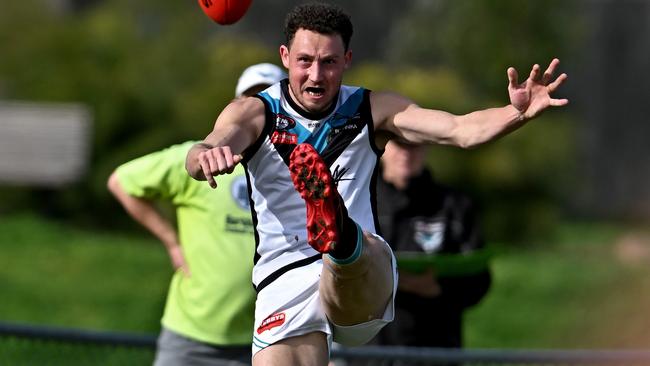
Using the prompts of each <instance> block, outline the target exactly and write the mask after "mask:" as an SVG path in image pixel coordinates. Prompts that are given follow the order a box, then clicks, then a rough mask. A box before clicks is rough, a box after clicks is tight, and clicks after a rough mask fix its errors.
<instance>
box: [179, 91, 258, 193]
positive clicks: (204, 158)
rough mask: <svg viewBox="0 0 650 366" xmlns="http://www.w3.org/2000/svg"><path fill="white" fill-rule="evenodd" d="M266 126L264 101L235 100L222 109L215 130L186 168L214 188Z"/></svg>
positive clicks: (190, 155) (194, 151)
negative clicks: (217, 181) (218, 176)
mask: <svg viewBox="0 0 650 366" xmlns="http://www.w3.org/2000/svg"><path fill="white" fill-rule="evenodd" d="M263 128H264V104H263V102H262V101H261V100H259V99H257V98H245V99H242V100H235V101H233V102H232V103H230V104H229V105H228V106H227V107H226V108H225V109H224V110H223V112H221V114H220V115H219V117H218V118H217V121H216V122H215V124H214V129H213V130H212V132H211V133H210V134H209V135H208V136H207V137H206V138H205V139H204V140H203V142H201V143H198V144H196V145H194V146H193V147H192V148H191V149H190V151H189V152H188V154H187V159H186V161H185V168H186V170H187V172H188V174H189V175H190V176H191V177H192V178H194V179H196V180H207V181H208V183H209V184H210V186H211V187H212V188H216V186H217V183H216V181H215V180H214V176H217V175H221V174H230V173H232V171H233V169H234V168H235V165H237V164H238V163H239V162H240V161H241V159H242V156H241V154H242V153H243V152H244V151H245V150H246V149H247V148H248V147H249V146H251V145H252V144H253V143H254V142H255V140H256V139H257V138H258V137H259V135H260V134H261V133H262V129H263Z"/></svg>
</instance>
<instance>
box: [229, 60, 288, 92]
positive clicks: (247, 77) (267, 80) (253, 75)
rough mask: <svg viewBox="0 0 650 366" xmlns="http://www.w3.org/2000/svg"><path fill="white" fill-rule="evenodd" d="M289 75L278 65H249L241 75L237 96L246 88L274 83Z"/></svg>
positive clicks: (236, 90) (236, 89)
mask: <svg viewBox="0 0 650 366" xmlns="http://www.w3.org/2000/svg"><path fill="white" fill-rule="evenodd" d="M286 77H287V73H286V72H284V70H282V69H281V68H279V67H278V66H276V65H273V64H269V63H263V64H256V65H253V66H249V67H247V68H246V70H244V72H243V73H242V74H241V76H240V77H239V81H237V87H236V88H235V96H236V97H240V96H241V95H242V94H243V93H244V92H245V91H246V90H248V89H250V88H251V87H253V86H255V85H259V84H268V85H272V84H275V83H277V82H278V81H280V80H282V79H284V78H286Z"/></svg>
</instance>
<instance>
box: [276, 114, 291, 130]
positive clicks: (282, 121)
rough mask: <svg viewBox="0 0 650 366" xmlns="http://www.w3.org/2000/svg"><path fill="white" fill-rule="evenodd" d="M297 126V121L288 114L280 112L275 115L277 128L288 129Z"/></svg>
mask: <svg viewBox="0 0 650 366" xmlns="http://www.w3.org/2000/svg"><path fill="white" fill-rule="evenodd" d="M294 127H296V121H295V120H294V119H293V118H291V117H289V116H287V115H286V114H282V113H278V114H276V115H275V129H276V130H278V131H286V130H290V129H292V128H294Z"/></svg>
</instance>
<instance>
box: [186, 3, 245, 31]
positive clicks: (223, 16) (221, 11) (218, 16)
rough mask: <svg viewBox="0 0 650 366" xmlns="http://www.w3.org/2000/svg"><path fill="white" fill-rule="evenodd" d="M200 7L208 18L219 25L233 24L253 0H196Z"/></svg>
mask: <svg viewBox="0 0 650 366" xmlns="http://www.w3.org/2000/svg"><path fill="white" fill-rule="evenodd" d="M198 1H199V5H200V6H201V9H203V12H204V13H205V15H207V16H209V17H210V19H212V20H214V21H215V22H217V23H219V24H221V25H228V24H233V23H235V22H236V21H238V20H239V19H241V18H242V17H243V16H244V14H246V11H247V10H248V8H249V7H250V6H251V2H252V1H253V0H198Z"/></svg>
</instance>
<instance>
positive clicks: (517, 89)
mask: <svg viewBox="0 0 650 366" xmlns="http://www.w3.org/2000/svg"><path fill="white" fill-rule="evenodd" d="M559 64H560V60H558V59H557V58H555V59H553V60H552V61H551V63H550V64H549V65H548V68H546V71H544V73H543V74H541V75H540V66H539V65H537V64H535V65H534V66H533V68H532V70H531V71H530V75H529V76H528V79H526V80H525V81H524V82H523V83H521V84H519V81H518V78H519V75H518V73H517V70H515V69H514V68H513V67H510V68H508V93H509V94H510V103H511V104H512V105H513V107H515V108H516V109H517V110H518V111H519V112H520V113H521V117H522V119H525V120H528V119H531V118H534V117H536V116H537V115H539V114H540V113H541V112H542V111H544V110H545V109H546V108H548V107H549V106H553V107H559V106H563V105H566V104H567V103H569V100H568V99H555V98H552V97H551V94H552V93H553V92H555V90H557V88H558V87H559V86H560V85H562V83H563V82H564V81H565V80H566V78H567V75H566V74H565V73H562V74H561V75H560V76H558V77H557V78H555V80H552V79H553V74H554V73H555V69H556V68H557V66H558V65H559Z"/></svg>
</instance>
